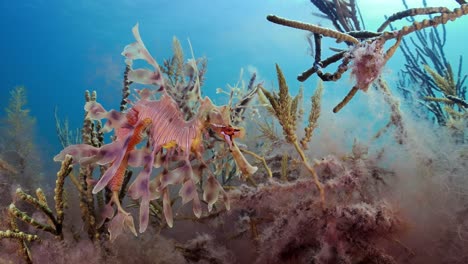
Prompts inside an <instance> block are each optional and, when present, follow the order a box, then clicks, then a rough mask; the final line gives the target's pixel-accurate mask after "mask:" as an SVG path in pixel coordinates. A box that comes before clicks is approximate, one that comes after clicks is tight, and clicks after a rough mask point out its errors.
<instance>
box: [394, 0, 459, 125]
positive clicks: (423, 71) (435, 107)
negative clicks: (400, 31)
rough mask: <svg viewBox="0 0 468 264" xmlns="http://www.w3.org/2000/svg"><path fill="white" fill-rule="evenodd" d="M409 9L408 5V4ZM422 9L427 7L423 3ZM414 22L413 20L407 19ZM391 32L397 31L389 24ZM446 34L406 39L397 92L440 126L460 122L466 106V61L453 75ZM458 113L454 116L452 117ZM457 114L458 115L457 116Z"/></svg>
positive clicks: (433, 30) (430, 32) (435, 30)
mask: <svg viewBox="0 0 468 264" xmlns="http://www.w3.org/2000/svg"><path fill="white" fill-rule="evenodd" d="M403 4H404V6H405V7H406V8H408V5H407V3H406V2H405V1H403ZM423 5H424V6H426V3H425V2H424V1H423ZM408 20H409V21H411V22H414V18H412V17H408ZM390 28H391V29H392V30H393V29H394V27H393V26H392V25H391V24H390ZM446 36H447V32H446V29H445V27H441V28H431V29H425V30H422V31H417V32H415V37H411V38H410V42H409V41H407V40H405V39H403V42H402V46H401V48H400V50H401V51H402V53H403V55H404V57H405V60H406V63H405V64H404V68H403V70H402V71H400V73H399V77H400V80H399V82H398V84H397V88H398V89H399V90H400V91H401V92H402V94H403V96H404V99H405V100H406V101H407V102H408V103H410V104H411V105H413V108H412V109H415V108H416V107H417V106H422V107H423V108H424V110H425V111H423V112H422V113H421V111H415V113H416V114H417V115H422V116H423V117H424V118H431V117H433V118H435V121H436V122H437V123H438V124H439V125H449V126H451V125H452V124H454V123H458V122H460V119H459V114H462V115H463V112H465V108H466V106H464V105H466V85H465V81H466V78H467V75H466V74H462V65H463V57H462V56H460V58H459V61H458V70H457V71H456V72H454V70H453V69H452V64H451V63H450V62H449V61H448V59H447V56H446V51H445V48H444V47H445V44H446V41H447V39H446ZM453 113H455V115H453ZM456 113H458V114H456Z"/></svg>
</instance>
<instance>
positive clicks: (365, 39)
mask: <svg viewBox="0 0 468 264" xmlns="http://www.w3.org/2000/svg"><path fill="white" fill-rule="evenodd" d="M340 2H341V1H340ZM352 4H354V1H353V3H352ZM335 8H336V9H337V10H343V9H342V8H340V7H337V6H336V7H335ZM433 13H439V14H440V15H439V16H435V17H433V18H431V19H425V20H423V21H421V22H417V21H415V22H413V24H411V25H410V26H405V27H403V28H401V29H400V30H396V31H391V32H390V31H385V32H383V30H384V29H385V28H386V26H387V25H388V24H389V23H390V22H391V21H395V20H397V19H402V18H405V17H408V16H414V15H421V14H433ZM467 13H468V4H462V5H460V7H459V8H455V9H454V10H453V11H450V10H448V9H447V8H419V9H410V10H407V11H404V12H400V13H397V14H394V15H392V16H391V17H389V18H388V20H387V21H386V22H384V24H383V25H382V26H381V27H379V29H378V31H377V32H368V31H357V32H356V31H349V32H340V31H336V30H332V29H329V28H324V27H320V26H317V25H313V24H306V23H302V22H298V21H294V20H288V19H284V18H281V17H278V16H274V15H269V16H267V19H268V20H269V21H271V22H273V23H276V24H280V25H284V26H288V27H293V28H297V29H302V30H306V31H310V32H312V33H314V37H315V40H316V41H315V43H316V56H315V61H314V65H313V67H312V68H311V69H309V70H307V71H306V72H304V73H303V74H302V75H300V76H299V78H298V79H299V80H300V81H304V80H306V79H307V78H308V77H309V76H310V75H312V74H313V73H317V74H318V76H319V77H320V78H321V79H322V80H324V81H336V80H338V79H339V78H340V77H341V75H342V74H343V73H344V72H345V71H346V70H347V69H348V64H349V63H351V62H353V65H352V72H351V75H353V76H354V77H355V78H356V85H355V86H353V88H352V89H351V90H350V92H349V93H348V95H347V96H346V97H345V98H344V99H343V100H342V101H341V102H340V103H339V104H338V105H337V106H336V107H335V108H334V109H333V112H335V113H336V112H338V111H339V110H340V109H341V108H343V106H345V105H346V104H347V103H348V102H349V101H350V100H351V99H352V97H353V96H354V95H355V94H356V92H357V91H358V90H359V89H361V90H363V91H366V90H367V89H368V87H369V86H370V85H371V84H372V82H374V81H375V80H376V79H377V78H378V77H379V76H380V74H381V71H382V68H383V67H384V66H385V64H386V63H387V61H388V60H389V59H390V58H391V57H392V56H393V54H394V52H395V51H396V49H397V48H398V46H399V45H400V42H401V40H402V38H403V37H404V36H406V35H408V34H410V33H412V32H415V31H419V30H422V29H424V28H427V27H431V26H437V25H440V24H445V23H447V22H448V21H453V20H455V19H457V18H459V17H461V16H464V15H466V14H467ZM356 21H357V20H356ZM344 24H346V22H344ZM340 29H341V28H339V29H338V30H340ZM321 36H326V37H330V38H334V39H336V40H337V41H338V42H342V41H344V42H346V43H347V44H348V46H349V48H348V49H347V50H346V51H339V52H337V53H336V54H335V55H333V56H331V57H329V58H328V59H326V60H324V61H321V58H320V54H321V52H320V51H321V45H320V38H321ZM390 39H396V43H395V44H394V45H393V46H391V47H390V48H389V49H388V50H387V51H386V52H384V51H383V45H384V44H385V42H386V41H388V40H390ZM340 59H343V62H342V64H341V65H340V66H339V67H338V70H337V71H336V72H335V73H333V74H330V73H323V72H322V71H321V69H322V68H324V67H327V66H328V65H329V64H331V63H334V62H337V61H339V60H340Z"/></svg>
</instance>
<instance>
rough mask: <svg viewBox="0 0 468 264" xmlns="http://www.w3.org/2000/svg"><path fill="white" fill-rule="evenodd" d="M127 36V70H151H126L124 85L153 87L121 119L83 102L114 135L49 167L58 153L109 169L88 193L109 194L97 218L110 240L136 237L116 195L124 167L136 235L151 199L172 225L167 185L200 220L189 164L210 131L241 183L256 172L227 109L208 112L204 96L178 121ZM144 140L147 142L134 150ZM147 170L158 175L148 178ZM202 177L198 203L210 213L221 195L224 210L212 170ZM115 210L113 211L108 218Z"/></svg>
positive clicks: (160, 83) (160, 82)
mask: <svg viewBox="0 0 468 264" xmlns="http://www.w3.org/2000/svg"><path fill="white" fill-rule="evenodd" d="M132 31H133V35H134V37H135V39H136V42H134V43H132V44H130V45H127V46H126V47H125V49H124V51H123V52H122V55H123V56H125V58H126V60H125V61H126V63H127V65H129V66H130V67H131V66H132V65H133V61H134V60H137V59H143V60H145V61H146V62H148V63H149V64H150V65H151V66H152V67H153V68H154V71H150V70H148V69H131V70H130V72H129V73H128V79H129V81H132V82H134V83H140V84H145V85H154V86H156V87H157V89H155V90H149V89H146V88H145V89H143V90H137V93H138V97H139V98H138V100H137V101H136V102H131V108H129V110H128V111H127V112H126V113H121V112H118V111H115V110H110V111H106V110H105V109H104V108H103V107H102V105H101V104H99V103H97V102H88V103H87V104H86V105H85V110H86V112H87V117H89V118H91V119H93V120H100V119H107V122H106V124H105V126H104V127H103V129H102V131H103V132H110V131H111V130H113V129H114V130H115V135H116V137H115V140H114V141H113V142H112V143H109V144H106V145H103V146H102V147H99V148H98V147H94V146H90V145H86V144H78V145H71V146H68V147H66V148H65V149H64V150H62V151H61V152H60V153H59V154H58V155H57V156H55V157H54V160H55V161H62V160H63V159H64V158H65V155H71V156H73V160H74V162H75V163H80V164H81V165H108V168H107V170H106V171H105V172H104V174H103V175H102V177H101V178H100V179H99V181H98V182H97V183H96V185H95V186H94V188H93V193H98V192H100V191H101V190H102V189H104V188H105V187H107V188H108V189H109V190H110V191H111V192H112V199H111V201H110V202H109V204H107V206H106V208H105V210H104V213H103V215H104V216H105V218H109V219H112V220H111V222H110V223H109V232H110V235H111V240H113V239H115V237H116V236H117V235H119V234H120V233H121V232H122V229H123V227H124V226H126V227H128V228H129V229H130V230H131V231H132V232H133V233H134V234H135V235H136V230H135V226H134V223H133V217H132V216H131V214H130V213H128V212H126V211H125V209H124V208H123V207H122V205H121V204H120V201H119V197H118V196H119V193H120V189H121V187H122V182H123V179H124V174H125V170H126V169H127V168H128V167H143V168H142V170H141V171H140V173H139V174H138V176H137V177H136V179H135V180H134V181H133V183H132V184H131V186H130V187H129V189H128V195H130V196H131V197H132V199H135V200H140V224H139V232H140V233H142V232H144V231H145V230H146V228H147V226H148V220H149V203H150V201H151V200H155V199H158V198H161V197H162V199H163V210H164V215H165V219H166V222H167V224H168V226H170V227H172V226H173V216H172V207H171V201H170V197H169V189H168V187H169V185H175V184H181V185H182V187H181V188H180V190H179V195H180V196H181V198H182V203H183V204H185V203H187V202H190V201H192V205H193V206H192V207H193V212H194V214H195V216H197V217H200V216H201V213H202V208H201V202H200V198H199V196H198V192H197V187H196V184H197V183H198V182H199V181H200V179H201V177H202V175H200V174H201V173H196V172H194V170H193V169H192V165H191V159H193V158H195V159H197V160H199V161H200V162H202V163H204V161H203V159H202V155H203V152H204V146H203V139H204V137H206V136H209V133H208V131H210V130H211V131H214V132H215V134H217V135H218V136H219V137H221V138H223V139H224V140H225V141H226V143H227V144H228V147H229V149H230V152H231V153H232V155H233V158H234V160H235V163H236V165H237V167H238V169H239V170H240V172H241V173H242V175H243V176H244V177H249V176H250V175H252V174H253V173H255V171H256V170H257V167H254V166H251V165H250V164H249V163H248V161H247V160H246V159H245V157H244V156H243V154H242V153H241V151H240V150H239V148H238V147H237V145H236V143H235V141H234V139H235V138H237V137H242V136H243V135H244V130H243V129H242V128H237V127H233V126H232V125H231V121H230V108H229V107H228V106H215V105H214V104H213V103H212V101H211V100H210V99H209V98H208V97H205V98H204V99H200V105H199V108H198V112H197V113H196V115H195V116H193V117H192V118H191V119H190V120H188V121H186V120H184V118H183V113H182V112H181V110H180V109H179V107H178V105H177V103H176V102H175V100H174V99H173V98H172V97H171V96H170V95H169V93H168V92H167V91H166V86H165V85H166V84H165V81H164V77H163V76H162V74H161V70H160V68H159V65H158V64H157V62H156V60H155V59H154V58H153V57H152V56H151V54H150V53H149V52H148V50H147V49H146V47H145V45H144V43H143V41H142V39H141V37H140V34H139V31H138V24H137V25H136V26H135V27H133V30H132ZM156 94H158V95H160V96H159V99H157V100H155V99H152V98H153V97H155V95H156ZM144 139H146V140H147V142H148V143H147V144H146V146H144V147H141V148H138V145H139V143H140V142H142V141H143V140H144ZM162 157H164V158H162ZM172 161H175V162H176V163H177V164H179V165H180V164H182V165H180V166H178V167H176V168H171V167H170V166H169V165H170V164H169V163H171V162H172ZM154 167H155V168H159V167H162V168H163V169H162V170H161V172H160V173H159V174H158V175H157V176H156V177H155V178H153V179H151V178H150V177H151V174H152V170H153V168H154ZM208 174H209V175H208V176H207V179H206V180H205V181H204V185H203V199H204V200H205V201H206V202H207V203H208V210H209V211H211V209H212V207H213V204H214V203H215V202H216V201H217V200H218V198H219V196H220V194H221V196H222V197H223V201H224V204H225V206H226V208H227V209H229V199H228V196H227V194H226V192H225V191H224V189H223V188H222V186H221V185H220V183H219V182H218V181H217V179H216V178H215V175H213V173H211V172H210V173H208ZM114 204H115V205H116V207H117V214H116V215H115V216H114V208H113V205H114Z"/></svg>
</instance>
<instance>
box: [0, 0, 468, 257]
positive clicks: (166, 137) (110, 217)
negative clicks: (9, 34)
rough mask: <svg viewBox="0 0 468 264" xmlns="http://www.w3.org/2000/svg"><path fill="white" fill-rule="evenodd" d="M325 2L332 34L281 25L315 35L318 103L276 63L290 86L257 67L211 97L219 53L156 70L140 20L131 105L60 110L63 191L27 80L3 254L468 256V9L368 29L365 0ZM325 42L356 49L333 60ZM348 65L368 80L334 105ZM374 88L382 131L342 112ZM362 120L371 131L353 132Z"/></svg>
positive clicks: (10, 148) (129, 51) (129, 77)
mask: <svg viewBox="0 0 468 264" xmlns="http://www.w3.org/2000/svg"><path fill="white" fill-rule="evenodd" d="M311 3H312V4H313V5H314V6H315V7H316V8H317V9H318V10H319V11H320V12H321V14H320V15H321V16H322V17H324V18H327V19H329V20H330V21H332V22H333V26H334V29H332V28H325V27H322V26H319V25H315V24H307V23H303V22H300V21H295V20H291V19H286V18H282V17H279V16H276V15H268V16H267V17H266V18H267V20H268V21H270V22H272V23H274V24H279V25H283V26H287V27H291V28H295V29H300V30H304V31H307V32H310V34H311V35H310V38H309V43H310V44H311V48H312V49H313V50H314V58H313V65H312V67H310V68H309V69H307V70H305V71H304V72H303V73H301V74H300V75H299V76H298V80H299V81H301V82H303V81H305V80H307V79H308V78H311V76H313V75H317V76H318V78H319V79H320V80H319V82H318V84H317V86H316V87H315V88H314V90H313V95H312V96H311V98H310V100H304V89H307V88H304V87H302V88H300V89H299V92H298V93H297V94H296V95H292V94H291V93H290V89H289V86H288V82H287V80H286V78H285V76H284V74H283V71H282V69H281V67H287V65H281V67H280V65H278V64H277V65H276V66H275V65H272V68H271V69H272V70H273V68H274V67H275V70H276V76H277V87H273V88H271V87H270V88H268V87H266V85H265V84H264V83H262V82H259V81H258V80H257V76H256V75H255V74H253V75H252V76H250V78H249V79H248V81H247V82H244V80H242V76H241V80H240V81H239V83H238V84H236V85H235V86H229V87H228V90H227V91H224V90H222V89H219V90H218V93H220V94H225V95H226V96H228V97H229V100H228V104H226V105H217V104H216V103H214V102H213V101H212V100H211V99H210V98H209V97H207V96H205V97H203V96H202V89H203V85H204V80H205V77H206V72H207V67H208V63H207V60H206V59H205V58H195V57H194V56H193V55H192V58H188V59H187V58H185V54H184V52H183V49H182V47H181V44H180V42H179V40H178V39H177V38H174V39H173V43H172V46H173V56H172V57H171V58H168V59H165V60H163V61H160V62H158V61H156V60H155V59H154V57H153V55H152V54H151V52H150V50H149V49H147V47H146V46H145V44H144V41H143V38H142V36H140V33H139V25H138V24H137V25H135V26H134V27H133V28H132V33H133V37H134V39H135V42H133V43H131V44H129V45H127V46H125V47H124V49H123V51H122V54H121V55H122V56H123V57H124V61H125V71H124V73H123V85H122V97H121V103H120V108H119V109H117V110H114V109H110V110H107V109H106V108H105V106H104V105H102V104H101V103H99V102H98V95H97V93H96V92H93V91H91V92H90V91H85V92H84V119H83V125H82V128H81V130H79V131H74V130H73V129H71V128H70V127H69V126H68V122H66V121H61V120H60V119H59V117H58V115H57V112H56V126H57V136H58V138H59V140H60V143H61V144H62V146H63V150H62V151H61V152H60V153H57V155H56V156H55V157H53V160H54V161H55V162H57V163H58V164H60V170H59V171H58V172H57V175H56V181H55V185H54V188H53V190H52V189H51V190H47V189H43V188H37V187H38V186H41V183H40V181H39V180H36V181H33V180H32V179H33V178H34V174H36V173H37V171H40V165H39V164H40V163H39V161H37V160H35V157H36V156H37V154H36V153H37V148H38V147H37V146H36V145H35V144H34V142H33V141H31V138H32V137H31V133H32V131H33V127H34V123H35V119H34V117H33V116H32V113H31V112H30V111H29V110H28V109H27V108H26V105H27V100H26V99H27V98H26V88H25V87H16V88H14V89H13V90H12V91H11V93H10V103H9V105H8V107H7V109H6V114H7V118H6V121H5V124H4V127H5V128H6V129H5V131H1V133H2V141H1V142H0V188H1V189H0V195H1V199H0V205H1V206H2V209H1V210H0V214H1V217H0V219H1V220H0V264H3V263H83V262H86V263H129V262H135V263H361V264H364V263H467V262H468V199H467V194H468V133H467V128H468V111H467V110H468V102H467V96H466V90H467V88H466V85H465V80H466V77H467V75H466V74H465V75H463V71H462V67H461V66H462V62H461V61H462V57H460V61H459V66H458V71H456V73H454V70H453V69H452V67H451V63H450V62H449V61H448V59H447V58H446V57H445V53H444V43H445V40H444V39H443V38H445V28H444V34H443V35H442V36H441V34H439V31H438V28H440V27H442V26H443V25H444V24H446V23H456V20H457V19H458V18H460V17H462V16H464V15H466V14H468V4H467V3H465V1H464V0H459V1H457V3H458V4H459V7H457V8H455V9H453V10H450V9H448V8H445V7H427V6H425V4H423V5H424V6H423V7H421V8H408V6H406V3H405V2H404V1H403V4H404V5H405V7H406V9H405V10H404V11H402V12H398V13H395V14H392V15H389V16H388V17H387V18H386V20H385V21H384V22H383V23H382V25H381V26H380V27H378V28H377V30H376V31H370V30H367V29H365V28H364V26H363V25H364V23H363V21H362V17H361V16H360V13H359V12H360V11H359V8H358V6H357V4H356V2H355V1H354V0H349V1H344V0H341V1H330V0H311ZM421 17H425V18H424V19H421ZM399 20H405V21H409V24H408V25H406V26H403V27H401V28H397V27H396V26H394V25H393V24H392V23H394V22H395V21H399ZM452 21H455V22H452ZM272 26H273V27H274V26H275V25H273V24H272ZM411 36H416V37H415V38H417V41H415V40H414V39H411V41H409V40H407V38H409V37H411ZM325 37H326V38H332V39H334V40H336V42H337V45H341V48H335V47H330V48H331V50H332V52H334V54H333V55H331V56H330V57H328V58H322V45H324V44H322V38H325ZM387 41H394V42H393V43H391V45H390V47H389V48H387V49H385V47H384V45H385V44H386V43H387ZM428 43H429V44H430V45H432V47H436V48H433V49H429V48H427V46H428V45H429V44H428ZM387 46H388V45H387ZM398 50H402V52H403V54H404V58H405V60H406V62H405V66H404V70H402V72H401V73H399V78H400V80H399V81H398V82H397V87H395V88H394V89H393V87H390V85H389V84H388V83H387V82H386V81H385V80H384V77H385V76H384V75H385V74H384V71H383V69H384V67H385V65H386V63H387V62H388V61H389V60H391V58H392V56H393V55H394V54H395V52H397V51H398ZM192 54H193V52H192ZM422 62H423V63H422ZM334 63H338V64H339V65H338V66H337V69H336V71H335V72H331V73H328V72H325V69H326V68H329V67H330V68H331V66H330V65H332V64H334ZM348 70H349V74H350V75H351V76H352V78H353V80H354V84H353V85H352V87H350V91H349V93H348V94H347V95H346V97H345V98H344V99H343V100H342V101H341V102H340V103H338V105H336V106H335V107H334V108H333V109H327V107H324V105H325V104H324V102H323V92H324V90H326V89H327V87H326V82H329V81H337V80H339V79H340V78H341V77H342V76H343V75H344V74H346V72H347V71H348ZM359 91H361V92H363V93H367V94H368V96H372V99H371V100H375V101H378V104H379V106H380V107H381V108H383V109H384V111H385V119H386V120H388V121H386V122H385V124H383V125H382V126H381V127H377V128H376V127H373V126H372V125H369V124H365V123H364V122H366V121H365V120H364V121H363V120H362V119H361V118H360V117H359V116H351V117H350V118H349V120H348V121H347V123H342V124H338V125H337V124H335V123H333V121H331V119H332V118H330V115H339V114H342V112H341V110H342V109H343V108H344V107H345V106H346V105H347V104H349V103H350V101H351V100H352V99H353V97H354V96H355V94H356V93H357V92H359ZM401 104H405V105H409V106H410V107H406V109H409V111H404V110H402V108H401V107H400V105H401ZM366 109H367V108H366ZM369 115H370V116H371V117H373V116H374V115H377V113H373V112H372V111H371V109H370V110H369ZM259 117H261V118H259ZM431 120H432V121H431ZM353 129H355V130H358V131H362V130H367V131H371V132H370V133H371V134H372V135H371V136H369V137H368V138H366V136H367V135H362V136H361V137H360V138H350V137H349V135H348V134H346V133H340V131H344V130H353ZM389 142H390V143H389ZM36 178H37V177H36Z"/></svg>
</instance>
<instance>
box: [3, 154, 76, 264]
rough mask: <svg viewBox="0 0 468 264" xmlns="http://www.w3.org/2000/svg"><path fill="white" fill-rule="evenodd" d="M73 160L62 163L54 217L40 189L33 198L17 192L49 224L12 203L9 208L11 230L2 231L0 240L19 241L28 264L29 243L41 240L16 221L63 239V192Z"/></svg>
mask: <svg viewBox="0 0 468 264" xmlns="http://www.w3.org/2000/svg"><path fill="white" fill-rule="evenodd" d="M71 163H72V159H71V156H67V157H65V159H64V161H63V162H62V166H61V168H60V171H59V172H58V173H57V181H56V186H55V196H54V200H55V213H56V215H54V213H53V211H52V209H51V208H50V207H49V205H48V204H47V199H46V196H45V194H44V192H43V191H42V189H40V188H38V189H37V190H36V197H33V196H31V195H29V194H27V193H25V192H24V191H23V190H21V189H20V188H18V189H17V190H16V196H17V197H18V198H19V199H20V200H22V201H24V202H26V203H27V204H30V205H32V206H33V207H34V208H36V209H37V210H38V211H40V212H42V213H43V214H44V215H45V216H47V223H44V222H41V221H38V220H36V219H35V218H33V217H31V216H29V215H28V214H27V213H26V212H24V211H22V210H20V209H19V208H17V207H16V205H15V203H12V204H11V205H10V206H9V208H8V212H9V217H10V229H9V230H6V231H0V239H2V238H10V239H16V240H18V244H19V247H20V250H19V251H20V252H21V255H22V256H23V257H24V259H25V261H26V262H27V263H32V256H31V253H30V250H29V247H28V244H27V243H28V242H32V241H36V240H39V237H38V236H37V235H35V234H27V233H24V232H22V231H20V230H19V227H18V224H17V222H16V220H21V221H22V222H25V223H26V224H28V225H30V226H32V227H34V228H35V229H38V230H43V231H46V232H49V233H51V234H53V235H54V236H56V237H58V238H59V239H63V231H62V227H63V220H64V211H63V210H64V201H63V191H64V183H65V178H66V177H67V176H68V175H69V174H70V172H71V170H72V167H71Z"/></svg>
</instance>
